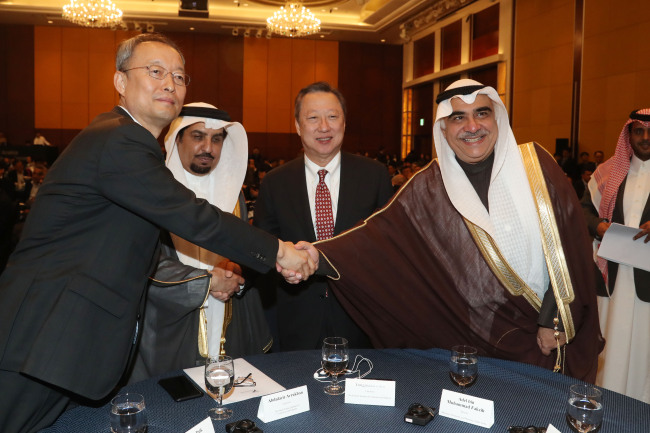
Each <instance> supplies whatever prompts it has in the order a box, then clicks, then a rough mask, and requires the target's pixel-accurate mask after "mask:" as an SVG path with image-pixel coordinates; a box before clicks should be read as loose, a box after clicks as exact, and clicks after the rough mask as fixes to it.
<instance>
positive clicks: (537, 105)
mask: <svg viewBox="0 0 650 433" xmlns="http://www.w3.org/2000/svg"><path fill="white" fill-rule="evenodd" d="M573 9H574V1H573V0H556V1H554V2H553V3H552V4H549V3H548V2H546V1H544V0H532V1H526V2H517V7H516V17H515V20H516V24H515V50H514V59H513V64H514V72H513V75H514V80H513V98H512V111H511V113H510V117H511V122H512V129H513V132H514V135H515V137H516V138H517V141H518V142H519V143H526V142H529V141H536V142H538V143H539V144H541V145H542V146H544V147H545V148H546V149H547V150H548V151H549V152H551V153H553V152H555V140H556V139H557V138H570V137H571V103H572V81H573V66H572V65H573V28H574V11H573ZM587 26H588V23H587ZM541 34H543V35H545V37H543V38H540V37H539V35H541Z"/></svg>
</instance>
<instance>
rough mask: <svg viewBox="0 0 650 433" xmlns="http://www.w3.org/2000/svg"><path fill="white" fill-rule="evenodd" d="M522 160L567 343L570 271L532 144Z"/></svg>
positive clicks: (522, 147)
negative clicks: (535, 208)
mask: <svg viewBox="0 0 650 433" xmlns="http://www.w3.org/2000/svg"><path fill="white" fill-rule="evenodd" d="M519 151H520V152H521V157H522V159H523V161H524V167H525V169H526V175H527V176H528V183H529V184H530V190H531V192H532V193H533V199H534V201H535V206H536V207H537V214H538V215H539V229H540V232H541V234H542V246H543V248H544V257H545V258H546V266H547V268H548V273H549V276H550V278H551V286H553V293H554V295H555V303H556V304H557V309H558V313H559V315H560V317H561V318H562V323H563V324H564V332H566V338H567V343H568V342H570V341H571V340H573V337H575V326H574V324H573V317H572V316H571V309H570V308H569V304H571V302H573V300H574V299H575V292H574V290H573V284H572V283H571V276H570V274H569V268H568V267H567V264H566V257H565V255H564V248H563V247H562V240H561V239H560V233H559V231H558V228H557V221H556V220H555V213H554V212H553V204H552V203H551V198H550V197H549V194H548V189H547V187H546V181H545V180H544V175H543V174H542V168H541V166H540V165H539V159H538V158H537V152H536V151H535V143H533V142H530V143H526V144H522V145H520V146H519Z"/></svg>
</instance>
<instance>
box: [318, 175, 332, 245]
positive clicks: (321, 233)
mask: <svg viewBox="0 0 650 433" xmlns="http://www.w3.org/2000/svg"><path fill="white" fill-rule="evenodd" d="M326 174H327V170H318V186H317V187H316V235H317V237H318V240H319V241H320V240H323V239H329V238H331V237H332V236H333V235H334V216H333V214H332V197H331V196H330V190H329V189H327V185H325V175H326Z"/></svg>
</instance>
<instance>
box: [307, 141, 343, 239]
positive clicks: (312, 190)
mask: <svg viewBox="0 0 650 433" xmlns="http://www.w3.org/2000/svg"><path fill="white" fill-rule="evenodd" d="M322 169H325V170H327V174H326V175H325V185H327V189H329V191H330V197H331V198H332V217H333V218H334V224H336V210H337V208H338V203H339V187H340V185H341V152H339V153H337V154H336V156H335V157H334V158H332V160H331V161H330V162H329V163H328V164H327V165H326V166H325V167H321V166H319V165H318V164H316V163H315V162H313V161H312V160H310V159H309V158H307V156H306V155H305V179H306V181H307V195H308V197H309V209H310V211H311V220H312V225H313V226H314V234H315V235H316V238H318V235H317V234H316V187H317V186H318V181H319V179H318V171H319V170H322Z"/></svg>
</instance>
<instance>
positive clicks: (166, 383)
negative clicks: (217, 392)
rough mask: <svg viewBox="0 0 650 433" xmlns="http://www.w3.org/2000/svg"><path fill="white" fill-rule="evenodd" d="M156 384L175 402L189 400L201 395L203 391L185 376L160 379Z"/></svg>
mask: <svg viewBox="0 0 650 433" xmlns="http://www.w3.org/2000/svg"><path fill="white" fill-rule="evenodd" d="M158 384H159V385H160V386H162V387H163V388H165V391H167V393H168V394H169V395H170V396H171V397H172V398H173V399H174V400H175V401H185V400H191V399H193V398H197V397H201V396H202V395H203V390H202V389H201V388H199V386H198V385H197V384H195V383H194V382H193V381H192V380H191V379H190V378H188V377H187V376H185V375H183V376H174V377H167V378H165V379H160V380H159V381H158Z"/></svg>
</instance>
